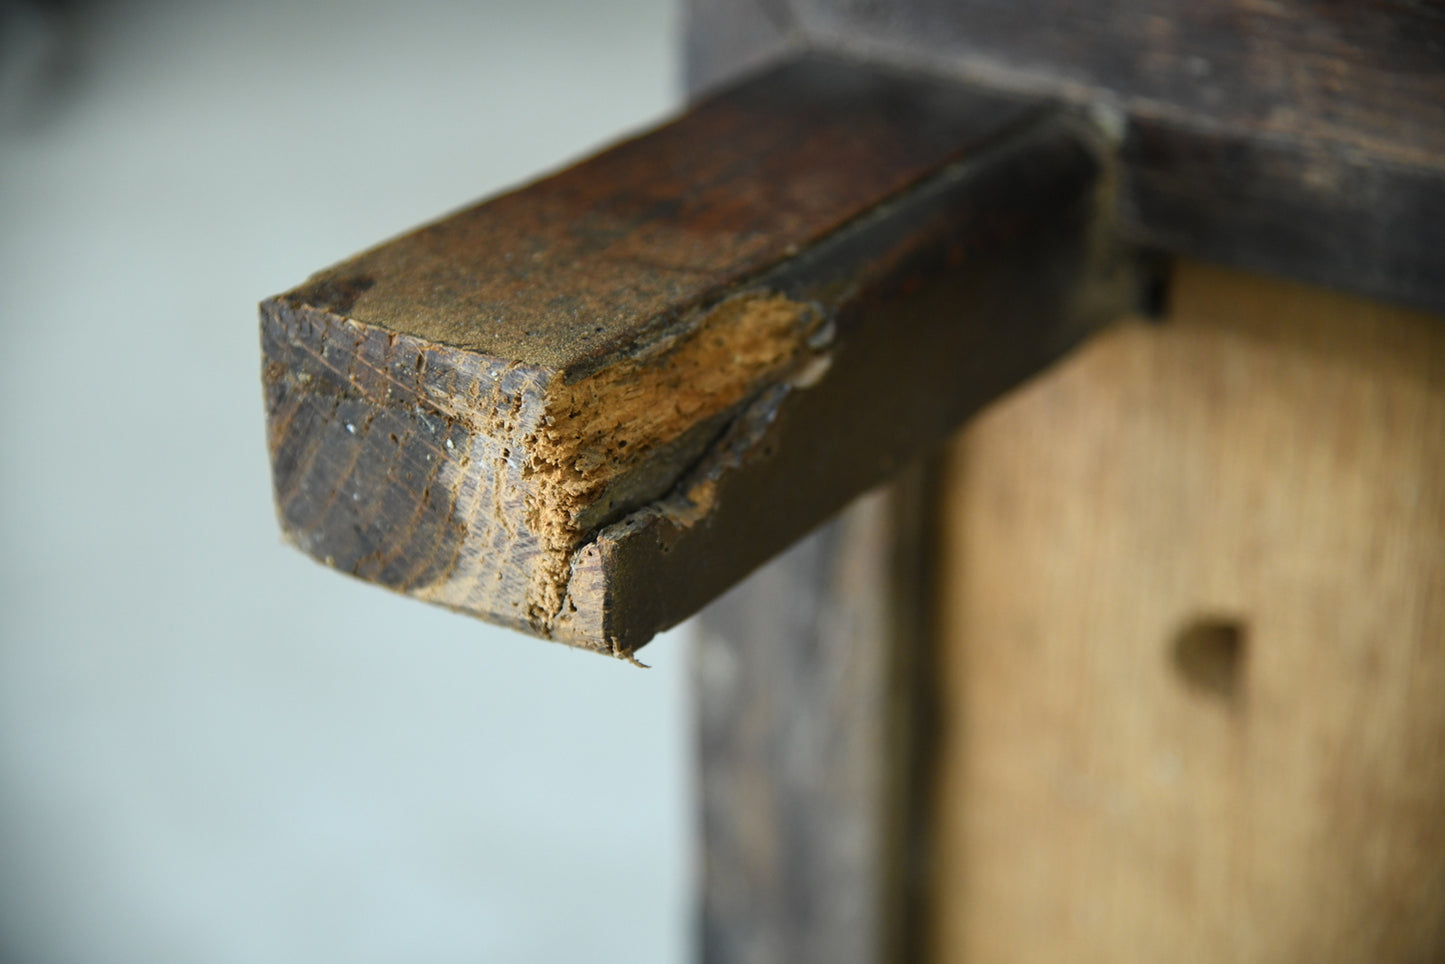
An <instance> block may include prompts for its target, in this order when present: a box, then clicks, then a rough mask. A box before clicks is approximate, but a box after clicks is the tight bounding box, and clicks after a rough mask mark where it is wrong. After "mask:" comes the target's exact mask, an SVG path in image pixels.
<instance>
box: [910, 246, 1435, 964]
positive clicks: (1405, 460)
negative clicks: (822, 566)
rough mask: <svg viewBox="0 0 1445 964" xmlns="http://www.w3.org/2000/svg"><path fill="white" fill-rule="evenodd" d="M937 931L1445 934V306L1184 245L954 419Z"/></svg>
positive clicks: (1413, 943)
mask: <svg viewBox="0 0 1445 964" xmlns="http://www.w3.org/2000/svg"><path fill="white" fill-rule="evenodd" d="M949 464H950V482H949V484H948V490H947V491H948V502H947V505H948V509H947V512H946V516H945V519H946V525H945V530H944V538H945V540H946V546H945V553H944V556H943V566H942V572H941V574H940V579H941V584H942V585H943V587H944V588H943V591H942V592H941V594H940V596H939V599H940V601H941V603H942V607H943V608H942V642H941V646H942V657H941V658H942V660H943V663H942V666H941V674H942V675H941V679H942V681H943V686H944V688H945V698H944V700H943V720H942V727H941V734H942V741H943V742H942V744H941V753H940V755H939V756H938V759H937V763H936V771H935V772H936V775H937V778H938V780H939V787H938V789H939V795H938V797H937V798H936V799H937V811H936V812H937V819H936V824H935V827H936V842H937V846H936V849H935V857H936V874H935V889H934V891H933V913H932V924H931V927H930V933H931V936H932V938H933V940H934V954H933V959H935V960H940V961H960V962H968V961H988V962H991V964H993V962H999V964H1002V962H1009V961H1060V960H1068V961H1078V962H1089V961H1099V962H1114V961H1181V962H1183V961H1201V962H1203V961H1210V962H1212V961H1261V962H1263V961H1312V962H1367V961H1368V962H1393V961H1437V960H1442V959H1445V752H1442V748H1445V699H1442V694H1445V325H1442V324H1441V319H1439V318H1436V317H1430V316H1425V315H1422V314H1417V313H1413V312H1410V311H1406V310H1403V309H1394V308H1388V307H1384V306H1380V305H1378V304H1373V303H1369V302H1364V301H1360V300H1356V299H1353V298H1349V297H1345V296H1341V295H1332V294H1329V293H1327V292H1323V291H1320V290H1317V289H1309V288H1305V287H1301V286H1297V285H1294V284H1288V283H1284V282H1278V281H1270V280H1266V279H1262V278H1258V277H1254V276H1248V275H1243V274H1238V273H1233V272H1230V271H1226V270H1223V269H1219V268H1213V267H1206V266H1203V265H1199V264H1189V263H1185V264H1182V265H1181V266H1180V269H1179V271H1178V275H1177V278H1176V283H1175V285H1174V307H1173V310H1172V312H1171V314H1170V317H1169V318H1168V320H1167V321H1166V322H1165V323H1164V324H1162V325H1144V324H1131V325H1127V326H1121V327H1118V328H1116V329H1114V330H1111V331H1109V332H1106V333H1104V334H1102V335H1100V336H1099V337H1098V338H1096V339H1095V340H1093V341H1092V342H1091V343H1090V344H1089V345H1087V346H1086V347H1084V348H1083V349H1081V350H1080V351H1079V352H1077V353H1076V354H1075V355H1074V356H1073V357H1071V358H1070V359H1069V360H1068V361H1067V362H1066V363H1064V364H1063V365H1061V366H1060V367H1058V368H1056V369H1054V370H1053V371H1052V372H1051V373H1050V374H1049V376H1048V377H1047V378H1044V379H1040V380H1038V381H1036V382H1034V383H1032V384H1031V385H1029V386H1027V387H1026V388H1024V389H1023V390H1021V391H1019V392H1017V393H1016V394H1014V395H1011V396H1009V397H1008V398H1006V399H1004V400H1002V401H1001V402H1000V403H998V404H997V405H995V406H994V407H993V408H991V409H989V410H988V411H987V412H985V413H984V414H982V415H981V416H980V417H979V418H977V419H975V420H974V421H973V422H972V423H971V424H970V426H969V428H968V429H967V430H966V432H964V433H963V435H962V436H961V437H960V439H959V441H958V443H957V444H956V445H955V446H954V447H953V448H952V452H951V456H950V460H949Z"/></svg>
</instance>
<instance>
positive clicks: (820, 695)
mask: <svg viewBox="0 0 1445 964" xmlns="http://www.w3.org/2000/svg"><path fill="white" fill-rule="evenodd" d="M929 479H930V474H929V473H928V472H927V471H926V470H925V469H924V468H922V467H917V468H914V469H912V470H911V471H907V472H905V473H903V475H902V477H901V478H900V479H899V480H898V481H897V482H895V483H894V484H893V485H891V486H889V487H888V488H886V489H882V490H878V491H875V492H873V493H870V494H869V495H867V496H865V497H863V498H861V499H859V500H858V501H857V502H856V503H855V504H854V505H853V506H851V507H850V508H849V509H848V510H847V511H845V512H844V513H843V514H842V515H841V516H840V517H839V518H838V519H837V520H835V521H833V522H830V523H829V524H827V525H826V526H824V527H823V528H822V529H820V530H819V531H818V532H816V533H814V534H812V535H810V536H808V537H807V538H805V539H804V540H802V541H801V542H799V543H798V545H796V546H794V547H793V548H791V549H789V550H788V551H787V552H786V553H784V554H783V555H782V556H780V557H778V558H777V559H776V560H774V561H772V562H771V563H769V564H768V565H767V566H765V567H764V568H763V569H761V570H760V571H759V572H758V573H757V574H755V575H754V576H753V577H752V578H751V579H749V580H747V581H745V582H744V583H742V584H741V585H740V586H738V587H736V588H734V589H733V590H732V591H731V592H729V593H727V594H726V595H724V596H723V597H722V598H721V599H719V600H718V601H717V602H716V603H714V604H713V605H712V606H710V607H709V608H708V609H707V610H705V612H704V614H703V618H702V620H701V625H700V631H699V634H698V644H697V645H698V649H697V656H696V659H697V664H696V665H697V690H696V698H697V703H698V714H699V716H698V719H699V735H700V747H699V749H700V752H699V761H700V767H701V769H700V778H701V779H700V794H699V796H700V799H701V801H702V821H701V832H702V844H703V846H702V861H703V867H702V870H703V873H702V893H701V897H702V901H701V909H700V914H699V918H700V922H701V951H702V959H703V960H704V961H705V962H707V964H744V962H747V964H772V962H780V961H787V962H792V964H809V962H818V964H867V962H874V961H885V960H886V961H899V960H903V959H905V958H907V957H908V956H909V954H910V952H911V951H912V950H913V949H914V944H915V939H916V938H917V937H918V936H919V935H920V934H921V933H922V930H921V928H920V926H919V925H920V923H921V921H920V919H919V917H918V915H917V906H918V905H917V899H918V898H919V897H920V896H921V889H922V886H923V879H922V875H921V874H920V873H919V869H920V867H919V863H918V860H917V858H918V854H917V847H918V846H919V844H920V842H921V841H920V840H919V838H918V837H917V835H916V833H915V831H917V830H918V829H919V828H921V827H922V826H923V823H922V821H921V820H920V819H918V815H917V814H916V813H915V812H914V808H915V806H916V805H917V803H918V802H919V800H920V799H921V797H920V796H919V795H918V794H915V793H914V792H913V791H914V789H915V788H916V787H917V786H918V785H919V784H920V782H921V780H922V769H921V761H920V760H919V758H918V757H917V756H916V754H914V752H913V748H914V747H916V746H918V745H919V743H918V733H919V731H920V729H922V728H924V727H926V725H927V721H926V718H925V714H926V711H927V704H926V702H925V701H923V700H922V699H921V698H920V697H921V696H922V694H923V693H924V692H925V690H924V686H923V681H922V680H920V679H919V675H918V674H919V672H920V669H921V666H922V659H921V658H922V653H921V649H922V648H923V647H924V646H925V645H926V641H927V640H928V638H929V636H930V629H929V627H928V626H927V625H925V624H924V623H923V622H922V620H923V619H924V618H925V617H926V613H927V608H928V607H927V600H928V598H929V590H930V587H929V576H928V572H929V563H930V562H931V556H932V552H931V549H930V539H931V535H932V533H931V531H930V527H929V525H928V524H927V523H926V521H925V520H927V519H929V518H931V515H932V513H931V511H930V509H931V504H932V499H931V487H930V485H929Z"/></svg>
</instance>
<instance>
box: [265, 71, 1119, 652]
mask: <svg viewBox="0 0 1445 964" xmlns="http://www.w3.org/2000/svg"><path fill="white" fill-rule="evenodd" d="M1091 137H1092V134H1091V132H1090V130H1089V129H1088V128H1087V125H1084V124H1083V123H1081V122H1080V121H1078V120H1077V119H1076V118H1073V117H1071V116H1070V115H1068V114H1065V113H1061V112H1059V111H1057V110H1055V109H1052V108H1048V107H1046V106H1043V105H1040V104H1039V103H1037V102H1034V101H1023V100H1018V99H1012V98H1004V97H998V96H993V95H982V96H980V95H976V94H974V93H973V92H971V91H970V90H967V89H965V88H961V87H959V86H957V85H953V84H948V83H944V84H940V83H938V82H936V81H933V80H929V79H927V78H922V77H918V76H914V75H901V74H897V73H893V72H888V71H879V70H875V69H872V68H864V67H860V66H857V65H853V64H849V63H846V62H839V61H831V60H817V59H809V60H804V61H801V62H797V63H794V64H791V65H789V66H786V67H783V68H781V69H779V70H777V71H775V72H773V73H771V74H768V75H766V76H763V77H761V78H758V79H755V80H752V81H749V82H747V83H744V84H742V85H740V86H737V87H734V88H731V89H729V90H727V91H725V92H723V93H722V94H720V95H718V96H717V97H715V98H713V99H711V100H709V101H706V102H704V103H703V104H701V105H700V106H698V107H697V108H696V109H694V110H693V111H691V112H689V113H688V114H687V115H685V116H684V117H682V118H680V119H679V120H677V121H676V122H674V123H672V124H670V125H667V126H664V127H662V128H660V129H658V130H655V131H653V132H651V133H649V134H647V135H644V136H643V137H641V138H638V139H634V140H632V141H628V142H625V143H623V144H621V145H618V146H617V147H615V148H613V149H611V150H609V151H606V152H604V153H603V154H600V155H598V156H596V157H594V158H592V159H590V160H588V161H585V162H583V163H582V164H580V165H578V166H576V167H574V168H571V169H569V170H567V171H564V172H562V173H560V174H558V175H555V176H553V177H551V178H548V179H545V180H542V181H539V182H537V183H536V184H533V185H531V186H529V187H526V188H524V189H522V190H520V191H517V192H514V193H512V194H508V195H504V196H502V197H499V198H495V199H493V200H491V201H488V202H486V203H483V204H480V205H478V206H475V207H472V208H469V209H467V210H464V211H462V212H460V213H458V214H455V215H453V216H451V217H449V218H447V219H445V220H443V221H440V222H437V223H436V224H433V225H430V226H428V227H425V228H422V229H420V230H418V231H416V232H414V233H412V234H409V235H406V236H404V237H401V238H398V239H396V240H395V241H392V242H389V243H387V244H384V245H382V246H380V247H378V248H374V249H372V250H371V251H368V252H365V253H363V254H361V255H358V256H357V257H355V258H353V259H351V260H350V261H347V262H345V263H343V264H341V265H338V266H336V267H334V268H331V269H328V270H327V271H324V272H321V273H320V274H318V275H316V276H314V277H312V278H311V279H310V280H309V281H308V282H307V283H306V284H304V285H303V286H301V287H299V288H297V289H295V290H294V291H291V292H288V293H287V294H284V295H281V296H278V297H276V298H274V299H271V300H270V301H268V302H266V303H265V304H264V305H263V308H262V341H263V351H264V365H265V367H264V382H265V386H266V393H267V405H268V416H269V417H268V428H269V442H270V447H271V453H272V460H273V467H274V479H275V489H276V498H277V504H278V508H279V514H280V518H281V522H282V525H283V528H284V529H285V531H286V533H287V535H288V536H289V537H290V538H291V539H292V540H293V541H294V542H295V543H296V544H297V545H298V546H300V547H301V548H302V549H304V550H306V551H307V552H309V553H311V554H312V555H313V556H315V557H317V558H319V559H322V560H324V561H325V562H326V563H328V564H330V565H333V566H335V567H337V568H338V569H341V570H343V571H346V572H349V573H352V574H354V575H357V576H360V577H362V578H365V579H369V580H372V581H375V582H378V583H381V584H383V585H387V586H390V587H392V588H394V589H398V590H401V591H403V592H406V593H409V594H411V595H414V596H417V597H419V598H422V599H426V600H429V601H432V602H437V603H441V604H443V605H447V606H451V607H454V608H457V609H461V610H464V611H467V612H471V613H474V614H477V615H480V616H483V617H485V618H488V619H492V620H496V621H499V622H502V623H504V624H507V625H511V626H515V627H517V628H521V629H525V630H528V631H530V632H532V633H535V634H537V635H541V636H544V637H549V638H553V639H559V640H563V641H566V642H571V643H575V644H578V645H583V646H588V647H592V648H596V649H600V650H603V651H608V652H612V653H615V654H618V655H626V654H629V653H630V652H631V651H632V650H634V649H635V648H636V647H637V646H639V645H641V644H642V643H644V642H646V641H647V640H648V639H649V638H651V636H652V635H653V634H654V633H656V632H657V631H659V630H661V629H663V628H666V627H667V626H670V625H672V624H674V623H676V622H677V621H679V620H681V619H682V618H684V617H686V616H688V615H691V614H692V613H693V612H695V611H696V610H697V609H698V608H699V607H700V606H701V605H702V604H704V603H705V602H706V601H708V600H709V599H711V598H713V597H714V596H716V595H717V594H718V593H719V592H721V591H722V590H723V589H725V588H726V587H727V586H729V585H731V584H732V583H733V582H735V581H736V580H737V579H739V578H741V577H742V576H743V575H745V574H746V573H747V572H749V571H750V570H751V569H752V568H754V567H755V566H757V565H758V564H759V563H761V562H762V561H763V560H765V559H766V558H768V557H769V556H770V555H772V554H773V553H775V552H777V551H778V550H780V549H781V548H783V547H784V546H785V545H787V544H788V543H789V542H790V541H792V540H793V539H794V538H796V537H798V536H799V535H801V534H802V533H803V532H805V531H807V529H808V528H810V527H811V526H813V525H815V524H816V523H818V522H819V521H821V520H822V519H823V518H826V517H827V516H828V515H829V514H831V513H832V512H834V511H836V510H837V509H838V508H840V507H841V506H842V505H843V504H845V503H846V502H847V501H848V500H849V499H851V498H852V497H854V496H855V495H857V494H858V493H859V492H862V491H863V490H865V489H866V488H868V487H869V486H871V485H873V484H876V483H877V482H879V481H880V480H882V479H883V478H885V477H886V476H887V475H888V474H889V473H890V472H891V471H893V470H894V468H895V467H896V466H898V465H899V464H901V463H902V462H903V461H904V460H905V459H907V458H908V457H909V456H910V455H912V454H913V453H914V452H916V451H918V450H919V449H921V448H923V447H925V446H927V445H929V444H930V443H933V442H935V441H936V440H937V439H939V438H940V437H942V435H943V434H944V433H945V432H947V431H948V430H949V429H951V428H952V427H953V426H954V425H956V424H957V423H958V422H959V421H960V420H961V419H962V418H963V417H964V416H965V415H966V414H967V413H968V412H970V411H971V410H973V409H974V408H975V407H977V406H978V405H980V404H982V403H983V402H985V401H987V400H988V399H989V398H991V397H992V396H993V395H995V394H997V393H998V392H1000V391H1002V390H1004V389H1005V388H1007V387H1008V386H1009V385H1011V384H1013V383H1015V382H1016V381H1018V380H1019V379H1021V378H1023V377H1026V376H1027V375H1029V374H1031V373H1032V372H1033V371H1035V370H1037V369H1038V368H1039V367H1040V366H1042V365H1044V364H1046V363H1047V362H1048V361H1049V360H1051V359H1052V358H1054V357H1056V356H1057V355H1058V354H1060V353H1062V352H1063V351H1064V350H1066V349H1067V348H1069V347H1070V346H1072V345H1073V344H1074V343H1075V342H1076V341H1077V340H1078V339H1079V338H1080V337H1082V336H1083V334H1085V333H1086V332H1087V331H1089V330H1090V329H1091V328H1093V327H1094V326H1096V325H1097V324H1099V323H1100V322H1101V321H1103V320H1106V319H1107V318H1109V317H1112V316H1113V315H1114V314H1116V313H1117V312H1118V311H1119V310H1120V309H1121V306H1122V305H1123V304H1124V303H1125V302H1126V301H1127V299H1128V298H1129V297H1130V292H1129V280H1128V273H1129V272H1128V270H1127V266H1126V265H1125V264H1124V262H1123V261H1122V260H1121V259H1119V258H1118V257H1117V251H1116V249H1115V248H1113V247H1112V245H1111V244H1110V243H1109V242H1110V237H1109V232H1108V226H1107V224H1105V223H1103V222H1101V221H1100V219H1099V218H1098V217H1097V214H1098V212H1099V210H1100V208H1101V207H1102V206H1103V203H1104V202H1103V201H1102V200H1101V199H1102V198H1103V197H1104V194H1105V188H1106V184H1107V177H1106V173H1107V172H1106V170H1105V168H1104V164H1103V161H1101V159H1100V154H1099V148H1098V145H1096V144H1095V143H1093V142H1092V141H1091Z"/></svg>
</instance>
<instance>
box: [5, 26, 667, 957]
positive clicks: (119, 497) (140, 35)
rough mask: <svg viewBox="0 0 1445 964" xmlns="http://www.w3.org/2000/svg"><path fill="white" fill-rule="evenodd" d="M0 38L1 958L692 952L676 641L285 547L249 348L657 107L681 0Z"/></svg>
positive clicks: (51, 31)
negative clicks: (358, 575)
mask: <svg viewBox="0 0 1445 964" xmlns="http://www.w3.org/2000/svg"><path fill="white" fill-rule="evenodd" d="M44 9H52V8H44ZM0 11H3V16H0V30H3V33H0V272H3V273H0V330H3V335H4V358H5V362H6V363H5V371H4V375H3V377H0V400H3V412H4V417H3V418H0V452H3V455H0V496H3V498H0V533H3V541H0V546H3V551H0V565H3V569H0V961H4V962H6V964H10V962H22V964H50V962H67V964H90V962H105V964H124V962H145V964H170V962H188V964H197V962H203V964H209V962H267V964H283V962H293V961H294V962H308V964H310V962H351V961H407V962H431V961H435V962H451V961H588V962H598V961H627V962H649V961H668V962H671V961H678V960H683V959H685V958H686V957H687V956H688V955H687V946H688V934H689V927H690V919H689V915H690V906H691V867H690V860H691V852H690V848H689V843H688V839H689V834H690V829H691V828H690V813H691V803H690V800H689V799H688V793H689V792H690V790H689V787H688V778H689V775H690V771H689V766H690V735H691V734H690V724H689V719H688V715H687V712H686V707H685V705H684V700H685V695H686V694H685V674H684V670H685V666H686V656H687V654H686V652H685V650H686V648H687V647H686V644H685V639H684V635H685V634H682V633H675V634H673V635H672V637H671V638H665V639H662V640H659V641H658V642H655V643H654V644H653V645H652V646H651V647H649V648H648V649H647V650H646V651H645V652H644V654H643V657H644V659H645V660H647V661H648V662H650V663H652V664H653V666H654V668H653V669H652V670H651V671H650V672H643V671H640V670H636V669H633V668H632V667H630V666H627V665H625V664H622V663H616V662H612V661H609V660H606V659H602V658H599V657H597V656H593V655H590V654H584V653H580V652H575V651H572V650H568V649H565V648H562V647H559V646H554V645H549V644H544V643H540V642H536V641H533V640H529V639H525V638H522V637H520V636H513V635H511V634H509V633H506V632H502V631H499V630H494V629H492V628H490V627H487V626H484V625H482V624H480V623H477V622H474V621H472V620H469V619H465V618H463V617H460V616H455V615H452V614H449V613H446V612H442V611H439V610H435V609H432V608H429V607H426V606H424V605H421V604H419V603H414V602H410V601H407V600H404V599H401V598H399V597H395V596H392V595H390V594H388V593H386V592H384V591H381V590H378V589H375V588H372V587H368V586H364V585H361V584H359V583H356V582H353V581H350V580H348V579H346V578H344V577H342V576H340V575H337V574H335V573H333V572H330V571H328V570H325V569H323V568H321V567H319V566H317V565H315V564H313V563H312V562H310V561H309V560H308V559H306V558H305V557H303V556H302V555H300V554H299V553H297V552H295V551H292V550H290V549H287V548H285V547H284V546H283V545H282V543H281V541H280V538H279V536H278V534H277V530H276V526H275V524H274V521H273V515H272V509H271V502H270V491H269V481H268V477H267V467H266V454H265V445H264V439H263V435H262V407H261V394H260V388H259V380H258V354H257V337H256V333H255V332H256V324H255V303H256V301H257V300H258V299H259V298H261V297H262V296H264V295H267V294H271V293H274V292H277V291H280V290H283V289H285V288H287V287H289V286H291V285H293V284H295V283H297V282H299V281H301V280H302V279H303V278H304V276H305V275H306V274H307V273H308V272H309V271H311V270H313V269H316V268H320V267H323V266H325V265H326V264H329V263H331V262H333V261H336V260H338V259H340V258H342V257H344V256H346V255H348V254H350V253H352V252H354V251H355V250H357V249H359V248H361V247H364V246H367V245H369V244H372V243H374V242H376V241H379V240H381V239H383V238H385V237H387V236H389V235H391V234H394V233H396V232H399V231H401V230H403V229H406V228H408V227H410V226H412V225H414V224H416V223H418V222H420V221H423V220H427V219H430V218H433V217H435V216H437V215H438V214H440V213H442V212H444V211H446V210H448V209H449V208H453V207H456V206H458V205H460V204H462V203H463V202H466V201H468V200H470V199H472V198H475V197H478V196H480V195H484V194H487V193H490V192H493V191H496V190H497V189H499V188H501V187H504V186H507V185H509V184H512V183H515V182H517V181H518V180H520V179H524V178H528V177H530V176H531V175H533V174H535V173H536V172H538V171H539V170H542V169H545V168H549V167H554V166H556V165H557V164H558V163H560V162H562V161H564V160H566V159H568V158H571V157H575V156H577V155H578V154H579V153H582V152H585V151H587V150H589V149H590V148H592V147H594V146H596V145H598V144H599V143H601V142H604V141H606V140H609V139H612V138H614V137H616V136H618V135H619V134H620V133H622V132H623V131H625V130H628V129H631V128H634V127H636V126H638V125H640V124H644V123H647V122H650V121H652V120H655V119H656V118H658V117H659V116H661V115H662V114H664V113H665V112H666V111H667V110H669V109H670V108H671V107H673V106H674V105H675V104H676V102H677V99H678V96H677V89H678V88H677V84H676V80H675V77H676V73H677V72H676V65H675V63H674V55H675V51H676V45H675V43H674V36H673V34H674V30H675V22H674V20H675V18H674V12H673V10H672V5H671V3H670V0H626V2H623V3H617V2H609V3H589V2H582V0H576V2H562V0H547V2H539V0H511V2H506V3H495V2H493V3H471V4H464V3H458V4H452V5H441V4H435V3H427V2H418V0H404V2H379V3H365V4H363V3H340V2H332V3H319V2H308V3H298V4H283V3H267V4H261V3H225V2H220V0H217V2H211V3H195V2H191V3H185V2H174V3H170V4H162V3H146V4H137V3H111V4H94V3H93V4H90V5H83V6H74V5H67V6H66V7H64V8H62V12H64V13H65V17H63V18H62V19H60V20H51V21H47V20H45V19H44V18H43V17H41V16H40V15H38V14H37V13H36V8H35V7H34V6H33V5H31V6H24V5H22V6H14V5H11V6H0Z"/></svg>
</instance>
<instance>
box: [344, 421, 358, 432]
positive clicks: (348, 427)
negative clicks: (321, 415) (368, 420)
mask: <svg viewBox="0 0 1445 964" xmlns="http://www.w3.org/2000/svg"><path fill="white" fill-rule="evenodd" d="M346 430H347V431H348V432H350V433H351V434H352V435H355V434H356V426H355V425H352V424H351V423H350V422H347V423H346Z"/></svg>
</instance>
